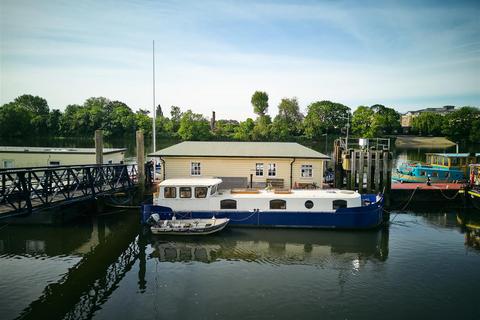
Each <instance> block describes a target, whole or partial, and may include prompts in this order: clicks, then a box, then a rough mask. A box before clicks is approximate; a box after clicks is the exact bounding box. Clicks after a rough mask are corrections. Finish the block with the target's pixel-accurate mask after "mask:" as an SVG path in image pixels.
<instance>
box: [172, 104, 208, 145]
mask: <svg viewBox="0 0 480 320" xmlns="http://www.w3.org/2000/svg"><path fill="white" fill-rule="evenodd" d="M178 135H179V136H180V138H182V140H207V139H209V138H210V137H211V136H212V134H211V132H210V124H209V122H208V120H207V119H205V118H204V117H203V116H202V115H201V114H198V113H193V112H192V111H191V110H188V111H187V112H184V113H183V114H182V118H181V119H180V128H179V129H178Z"/></svg>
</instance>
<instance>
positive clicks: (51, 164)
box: [48, 161, 60, 166]
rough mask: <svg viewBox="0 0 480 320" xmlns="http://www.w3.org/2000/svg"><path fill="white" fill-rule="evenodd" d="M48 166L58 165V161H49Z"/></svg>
mask: <svg viewBox="0 0 480 320" xmlns="http://www.w3.org/2000/svg"><path fill="white" fill-rule="evenodd" d="M48 165H49V166H59V165H60V161H50V162H49V163H48Z"/></svg>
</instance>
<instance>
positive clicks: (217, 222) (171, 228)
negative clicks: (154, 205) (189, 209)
mask: <svg viewBox="0 0 480 320" xmlns="http://www.w3.org/2000/svg"><path fill="white" fill-rule="evenodd" d="M229 221H230V219H228V218H221V219H216V218H215V217H213V218H211V219H181V220H177V219H176V218H175V217H173V218H172V219H168V220H160V216H159V215H158V214H152V215H151V219H150V223H151V226H150V230H151V231H152V233H153V234H162V235H206V234H212V233H215V232H218V231H221V230H222V229H223V228H225V227H226V225H227V224H228V222H229Z"/></svg>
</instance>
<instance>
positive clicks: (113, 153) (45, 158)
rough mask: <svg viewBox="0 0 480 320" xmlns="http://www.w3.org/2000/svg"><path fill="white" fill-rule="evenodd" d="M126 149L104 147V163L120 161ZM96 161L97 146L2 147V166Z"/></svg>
mask: <svg viewBox="0 0 480 320" xmlns="http://www.w3.org/2000/svg"><path fill="white" fill-rule="evenodd" d="M125 151H126V149H103V162H104V163H120V162H123V160H124V158H125ZM94 163H95V148H48V147H45V148H44V147H2V146H0V168H23V167H45V166H58V165H81V164H94Z"/></svg>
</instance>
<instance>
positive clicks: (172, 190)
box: [163, 187, 177, 198]
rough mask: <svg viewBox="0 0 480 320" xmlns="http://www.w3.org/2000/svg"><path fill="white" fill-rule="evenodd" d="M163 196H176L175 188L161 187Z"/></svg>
mask: <svg viewBox="0 0 480 320" xmlns="http://www.w3.org/2000/svg"><path fill="white" fill-rule="evenodd" d="M163 196H164V198H176V197H177V188H175V187H165V188H163Z"/></svg>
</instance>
